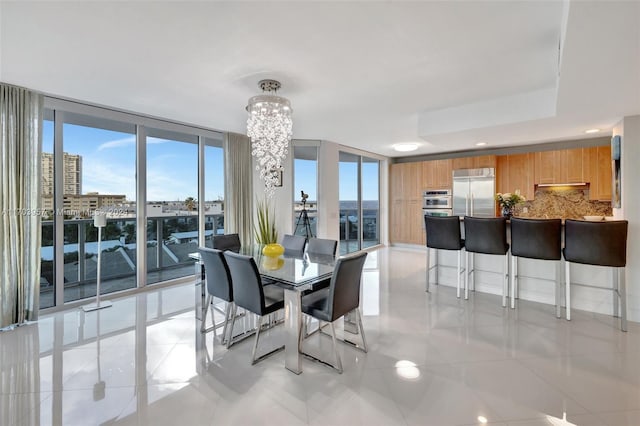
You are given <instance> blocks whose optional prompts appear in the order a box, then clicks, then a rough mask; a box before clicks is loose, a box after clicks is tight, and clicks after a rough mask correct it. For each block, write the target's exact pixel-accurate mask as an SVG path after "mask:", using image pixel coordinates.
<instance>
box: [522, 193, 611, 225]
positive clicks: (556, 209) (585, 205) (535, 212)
mask: <svg viewBox="0 0 640 426" xmlns="http://www.w3.org/2000/svg"><path fill="white" fill-rule="evenodd" d="M586 215H594V216H596V215H600V216H611V215H612V209H611V202H609V201H592V200H589V190H588V189H577V188H567V187H557V188H538V189H536V193H535V197H534V199H533V200H531V201H527V202H525V203H522V204H520V205H518V206H517V207H516V211H515V216H519V217H534V218H562V219H582V217H583V216H586Z"/></svg>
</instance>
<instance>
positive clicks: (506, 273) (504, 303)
mask: <svg viewBox="0 0 640 426" xmlns="http://www.w3.org/2000/svg"><path fill="white" fill-rule="evenodd" d="M508 280H509V252H506V253H505V255H504V265H503V266H502V307H503V308H506V307H507V292H508V291H509V282H508Z"/></svg>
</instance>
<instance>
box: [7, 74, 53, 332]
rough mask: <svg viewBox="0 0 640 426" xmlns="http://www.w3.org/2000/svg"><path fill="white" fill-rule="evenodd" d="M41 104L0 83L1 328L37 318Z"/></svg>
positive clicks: (37, 96)
mask: <svg viewBox="0 0 640 426" xmlns="http://www.w3.org/2000/svg"><path fill="white" fill-rule="evenodd" d="M42 103H43V97H42V95H41V94H37V93H34V92H31V91H29V90H27V89H24V88H21V87H15V86H11V85H7V84H0V328H4V327H7V326H10V325H13V324H21V323H24V322H25V321H33V320H36V319H37V317H38V307H39V293H40V232H41V231H40V215H39V212H40V210H39V209H40V153H41V151H42Z"/></svg>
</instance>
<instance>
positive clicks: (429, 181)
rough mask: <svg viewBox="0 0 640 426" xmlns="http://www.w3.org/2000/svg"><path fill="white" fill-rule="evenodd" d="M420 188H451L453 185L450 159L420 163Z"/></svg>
mask: <svg viewBox="0 0 640 426" xmlns="http://www.w3.org/2000/svg"><path fill="white" fill-rule="evenodd" d="M421 164H422V177H423V180H422V189H451V186H452V185H453V177H452V168H451V160H432V161H423V162H422V163H421Z"/></svg>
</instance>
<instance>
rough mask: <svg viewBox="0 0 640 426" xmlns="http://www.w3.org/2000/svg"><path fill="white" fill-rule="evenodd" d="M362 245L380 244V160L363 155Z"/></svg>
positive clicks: (364, 246)
mask: <svg viewBox="0 0 640 426" xmlns="http://www.w3.org/2000/svg"><path fill="white" fill-rule="evenodd" d="M361 175H362V176H361V182H362V183H361V185H360V186H361V188H362V191H361V198H362V247H363V248H367V247H371V246H375V245H378V244H380V160H377V159H375V158H369V157H362V169H361Z"/></svg>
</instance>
